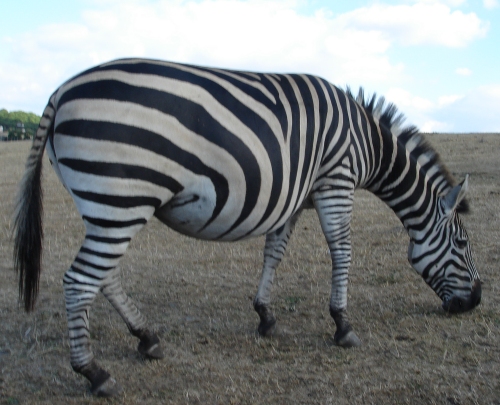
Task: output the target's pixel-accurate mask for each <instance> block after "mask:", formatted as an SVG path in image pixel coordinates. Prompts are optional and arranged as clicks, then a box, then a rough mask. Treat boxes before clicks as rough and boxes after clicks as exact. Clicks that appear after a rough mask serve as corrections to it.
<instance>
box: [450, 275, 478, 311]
mask: <svg viewBox="0 0 500 405" xmlns="http://www.w3.org/2000/svg"><path fill="white" fill-rule="evenodd" d="M480 302H481V281H479V280H475V281H474V285H473V286H472V290H471V293H470V295H469V297H467V298H464V297H459V296H456V295H455V296H452V297H451V298H449V299H446V300H443V309H444V310H445V311H446V312H447V313H449V314H459V313H461V312H466V311H470V310H471V309H474V308H475V307H476V306H477V305H478V304H479V303H480Z"/></svg>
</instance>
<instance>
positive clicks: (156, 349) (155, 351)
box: [137, 342, 165, 360]
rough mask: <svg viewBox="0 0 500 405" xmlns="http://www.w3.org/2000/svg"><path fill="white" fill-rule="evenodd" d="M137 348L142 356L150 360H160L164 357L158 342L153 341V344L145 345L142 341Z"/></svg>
mask: <svg viewBox="0 0 500 405" xmlns="http://www.w3.org/2000/svg"><path fill="white" fill-rule="evenodd" d="M137 350H138V351H139V353H140V354H142V355H143V356H145V357H146V358H148V359H150V360H161V359H163V358H164V357H165V355H164V354H163V350H162V348H161V346H160V343H154V344H153V345H151V346H149V347H146V345H145V344H144V343H143V342H139V346H138V347H137Z"/></svg>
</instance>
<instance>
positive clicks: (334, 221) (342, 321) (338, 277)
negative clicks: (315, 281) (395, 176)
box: [314, 190, 361, 347]
mask: <svg viewBox="0 0 500 405" xmlns="http://www.w3.org/2000/svg"><path fill="white" fill-rule="evenodd" d="M352 193H353V190H352V191H351V192H347V194H345V195H338V194H336V193H335V192H334V191H333V190H324V191H322V192H318V193H317V194H316V195H315V196H314V204H315V207H316V211H317V212H318V216H319V220H320V223H321V227H322V229H323V233H324V235H325V237H326V241H327V243H328V247H329V249H330V255H331V258H332V291H331V296H330V315H331V316H332V318H333V320H334V322H335V326H336V327H337V330H336V331H335V335H334V337H333V340H334V342H335V344H337V345H338V346H341V347H357V346H360V345H361V340H360V339H359V338H358V336H357V335H356V334H355V333H354V331H353V328H352V326H351V324H350V323H349V320H348V317H347V284H348V281H349V267H350V266H351V231H350V226H351V215H352Z"/></svg>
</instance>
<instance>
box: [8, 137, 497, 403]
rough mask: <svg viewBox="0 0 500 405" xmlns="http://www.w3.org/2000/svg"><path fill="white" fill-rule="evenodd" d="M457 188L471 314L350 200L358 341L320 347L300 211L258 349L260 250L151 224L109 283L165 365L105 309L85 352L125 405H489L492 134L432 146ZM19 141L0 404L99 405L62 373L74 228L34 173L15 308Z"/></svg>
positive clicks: (312, 241)
mask: <svg viewBox="0 0 500 405" xmlns="http://www.w3.org/2000/svg"><path fill="white" fill-rule="evenodd" d="M429 139H430V141H431V143H432V144H433V145H435V147H436V149H437V150H438V151H439V152H440V153H441V155H442V156H443V160H444V161H445V162H447V165H448V167H449V169H450V171H451V172H453V173H454V174H455V175H456V177H457V178H458V179H461V178H463V176H464V174H465V173H470V174H471V179H470V186H471V191H470V197H469V200H470V202H471V206H472V209H473V211H472V213H471V214H469V215H468V216H466V217H464V218H463V219H464V222H465V224H466V226H467V228H468V231H469V234H470V236H471V239H472V243H473V245H474V250H475V254H476V264H477V266H478V269H479V271H480V275H481V277H482V280H483V302H482V304H481V305H480V306H479V307H478V308H477V309H476V310H474V311H473V312H471V313H468V314H463V315H459V316H454V317H449V316H446V315H445V314H444V313H443V311H442V310H441V309H440V302H439V299H438V298H437V297H436V296H435V295H434V293H433V292H432V291H431V290H430V289H429V288H428V287H427V286H426V285H425V283H424V282H423V281H422V280H421V279H420V277H419V276H417V275H416V274H415V273H414V272H413V271H412V270H411V269H410V267H409V265H408V264H407V262H406V248H407V241H408V239H407V236H406V235H405V232H404V230H403V229H402V227H401V225H400V223H399V222H398V220H397V218H396V217H395V216H394V215H393V214H392V212H391V211H390V210H389V209H388V208H387V207H386V206H385V205H383V204H382V203H380V201H378V200H376V199H375V198H374V197H373V196H371V195H370V194H368V193H365V192H359V193H358V194H357V196H356V203H355V205H356V206H355V214H354V221H353V225H352V230H353V245H354V251H353V267H352V271H351V283H350V290H349V292H350V297H349V309H350V314H351V320H352V323H353V325H354V327H355V329H356V331H357V333H358V335H359V336H360V338H361V339H362V341H363V346H362V347H361V348H359V349H355V350H345V349H341V348H338V347H336V346H334V345H333V341H332V335H333V332H334V328H333V322H332V321H331V319H330V316H329V314H328V298H329V291H330V282H329V280H330V262H329V255H328V252H327V246H326V243H325V242H324V239H323V236H322V234H321V231H320V229H319V224H318V220H317V218H316V216H315V213H314V212H313V211H310V212H306V213H305V215H303V217H302V218H301V220H300V221H299V223H298V225H297V230H296V232H295V234H294V237H293V238H292V241H291V242H290V246H289V249H288V252H287V255H286V257H285V260H284V261H283V263H282V265H281V266H280V268H279V270H278V276H277V282H276V284H275V288H274V295H273V297H274V309H275V313H276V315H277V317H278V322H279V328H280V329H279V334H278V335H277V336H276V337H274V338H272V339H261V338H259V337H258V336H257V335H256V333H255V329H256V326H257V323H258V317H257V315H256V314H255V313H254V311H253V308H252V297H253V295H254V294H255V291H256V286H257V283H258V279H259V275H260V265H261V256H262V253H261V249H262V246H263V240H262V239H256V240H251V241H248V242H240V243H234V244H218V243H209V242H200V241H196V240H193V239H189V238H186V237H183V236H180V235H178V234H175V233H174V232H172V231H170V230H169V229H167V228H166V227H164V226H163V225H161V224H160V223H159V222H158V221H155V220H154V221H152V222H151V223H150V224H149V225H148V226H147V227H146V228H145V229H144V230H143V231H142V232H141V233H140V235H138V237H137V238H136V239H135V240H134V241H133V243H132V245H131V247H130V249H129V251H128V253H127V256H126V258H125V259H124V260H123V262H122V270H123V275H124V284H125V287H126V289H127V290H128V292H129V293H130V295H131V296H132V297H133V298H134V299H135V301H136V302H137V304H138V305H139V307H140V308H142V310H143V312H144V313H145V314H146V315H147V316H148V318H149V319H150V321H151V325H152V327H153V328H154V329H156V330H157V331H158V332H159V335H160V337H161V339H162V341H163V344H164V349H165V352H166V355H167V356H166V359H165V360H163V361H158V362H148V361H144V360H143V359H142V358H141V357H140V356H139V355H138V353H137V352H136V350H135V347H136V344H137V342H136V340H135V339H134V338H132V337H131V336H130V335H129V334H128V332H127V330H126V327H125V325H124V324H123V322H122V321H121V319H120V318H119V317H118V316H117V315H116V313H115V312H114V311H113V310H112V308H111V306H110V305H109V304H108V303H107V302H106V301H105V300H104V299H103V298H102V297H99V298H98V299H97V300H96V302H95V304H94V306H93V309H92V314H91V332H92V338H93V348H94V352H95V354H96V356H97V358H98V359H99V361H100V362H101V364H102V365H103V366H104V367H106V368H107V369H108V370H109V371H110V372H111V373H112V374H113V375H114V377H115V378H116V379H117V380H118V381H119V382H120V383H121V384H122V385H123V386H124V387H125V389H126V395H125V397H123V398H121V399H120V400H109V401H107V403H125V404H136V403H140V404H158V403H162V404H163V403H171V404H183V403H186V404H197V403H198V404H231V403H234V404H253V403H255V404H263V403H269V404H292V403H293V404H299V403H300V404H302V403H303V404H443V405H445V404H446V405H450V404H461V405H465V404H500V381H499V380H500V340H499V338H500V311H499V308H500V305H499V304H500V294H499V292H500V275H499V273H498V259H499V251H500V249H499V245H500V227H499V216H500V210H499V205H500V204H499V195H500V164H499V160H498V159H499V157H498V156H499V152H500V135H487V134H484V135H483V134H479V135H460V136H457V135H432V136H429ZM29 146H30V145H29V143H26V142H22V143H0V161H1V163H2V165H1V166H2V172H1V174H0V206H1V208H0V221H1V225H0V325H1V326H0V403H1V404H11V405H13V404H25V403H26V404H46V403H50V404H54V405H55V404H87V403H101V402H105V401H103V400H99V399H96V398H93V397H91V396H90V394H89V393H88V388H87V382H86V381H85V380H84V378H82V377H80V376H78V375H77V374H75V373H74V372H73V371H72V370H71V367H70V365H69V351H68V340H67V336H66V320H65V312H64V311H65V310H64V302H63V294H62V281H61V280H62V275H63V273H64V271H65V269H66V268H67V267H68V266H69V264H70V263H71V261H72V259H73V257H74V255H75V253H76V251H77V250H78V248H79V245H80V242H81V240H82V238H83V226H82V223H81V221H80V219H79V218H78V215H77V213H76V210H75V209H74V207H73V203H72V201H71V199H70V198H69V197H68V195H67V194H66V192H65V191H64V189H63V188H62V186H61V185H60V184H59V183H58V182H57V179H56V177H55V175H54V173H53V171H52V170H51V169H50V168H49V165H48V164H47V165H46V167H45V170H44V174H45V180H44V189H45V234H46V239H45V255H44V273H43V274H42V279H41V295H40V298H39V301H38V304H37V310H36V312H35V313H34V314H31V315H27V314H25V313H23V311H22V308H21V307H20V306H19V305H18V301H17V280H16V276H15V274H14V273H13V270H12V260H11V251H12V245H11V241H10V239H9V234H10V224H11V212H12V199H13V195H14V193H15V190H16V185H17V182H18V180H19V179H20V177H21V176H22V172H23V167H24V160H25V156H26V155H27V153H28V149H29Z"/></svg>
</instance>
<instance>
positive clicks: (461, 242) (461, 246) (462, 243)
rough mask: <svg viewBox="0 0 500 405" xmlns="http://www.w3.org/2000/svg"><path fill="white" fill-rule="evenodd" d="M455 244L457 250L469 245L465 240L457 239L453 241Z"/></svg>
mask: <svg viewBox="0 0 500 405" xmlns="http://www.w3.org/2000/svg"><path fill="white" fill-rule="evenodd" d="M455 242H456V244H457V247H458V248H459V249H465V248H466V247H467V244H468V243H469V240H468V239H467V238H463V237H458V238H456V239H455Z"/></svg>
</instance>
